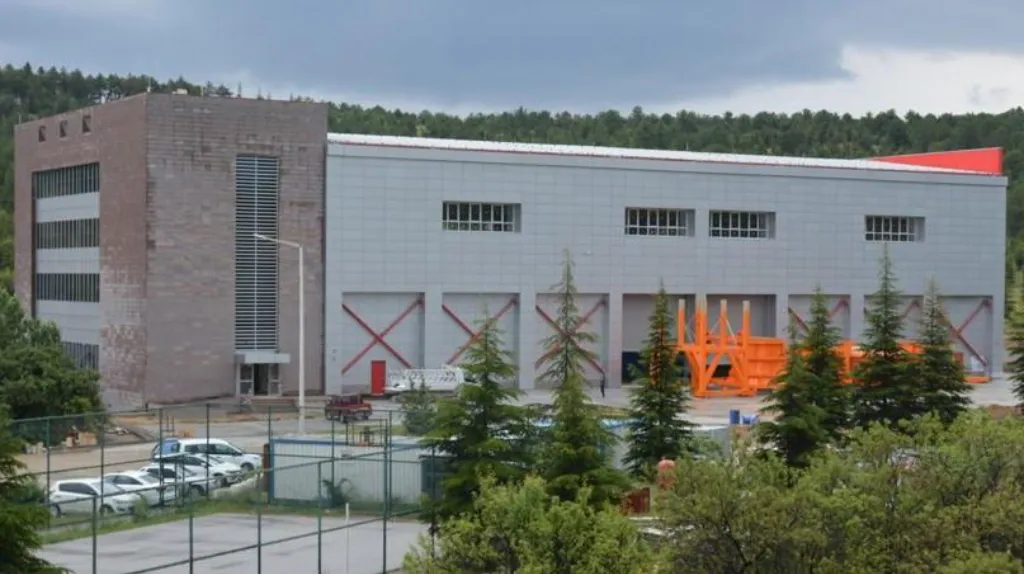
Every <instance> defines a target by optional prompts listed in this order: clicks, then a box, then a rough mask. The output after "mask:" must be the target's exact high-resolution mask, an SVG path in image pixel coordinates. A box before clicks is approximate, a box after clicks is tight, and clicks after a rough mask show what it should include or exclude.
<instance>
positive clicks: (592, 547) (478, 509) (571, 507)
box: [403, 477, 658, 574]
mask: <svg viewBox="0 0 1024 574" xmlns="http://www.w3.org/2000/svg"><path fill="white" fill-rule="evenodd" d="M588 499H589V497H588V495H587V492H586V489H584V490H582V491H580V493H579V499H577V500H569V501H564V500H559V499H558V498H557V497H552V496H550V495H549V494H548V488H547V485H546V484H545V483H544V481H543V480H541V479H540V478H537V477H530V478H527V479H526V481H525V482H524V483H523V484H521V485H504V486H502V485H498V484H496V483H495V481H494V480H493V479H488V480H486V481H485V482H484V484H483V485H482V488H481V491H480V495H479V496H478V497H477V499H476V500H475V502H474V505H473V512H470V513H467V514H465V515H463V516H460V517H458V518H455V519H452V520H449V521H448V522H446V523H445V524H444V525H443V528H442V529H441V532H442V533H441V536H440V537H439V539H438V540H437V541H436V542H435V541H433V540H431V539H429V538H427V537H421V538H420V540H419V543H418V544H417V545H416V546H415V547H414V548H413V549H412V550H411V551H410V552H409V553H408V554H407V555H406V557H405V561H404V565H403V566H404V571H405V572H409V573H410V574H442V573H450V574H463V573H473V572H478V573H490V572H536V573H538V574H539V573H542V572H543V573H565V574H573V573H577V572H580V573H583V572H588V573H589V572H595V573H597V572H600V573H608V574H612V573H616V574H634V573H635V574H648V573H649V572H655V571H656V568H657V565H658V557H657V555H656V554H654V553H653V552H652V551H651V549H650V548H649V547H648V545H647V544H646V543H645V542H644V541H643V539H642V538H641V536H640V532H639V531H638V529H637V528H636V527H635V526H634V525H633V524H631V523H630V521H629V519H628V518H626V517H625V516H623V515H622V514H620V513H619V512H618V511H617V510H615V509H610V508H608V509H595V508H594V507H593V506H591V505H590V504H588Z"/></svg>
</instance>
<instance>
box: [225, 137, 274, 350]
mask: <svg viewBox="0 0 1024 574" xmlns="http://www.w3.org/2000/svg"><path fill="white" fill-rule="evenodd" d="M279 192H280V160H279V159H278V158H276V157H269V156H260V155H240V156H238V157H236V158H235V349H236V350H240V351H276V350H277V344H278V340H277V336H278V335H277V311H278V288H277V286H278V249H279V247H278V245H276V244H275V243H272V242H270V241H266V240H264V239H257V238H256V234H259V235H262V236H265V237H269V238H272V239H277V232H278V225H277V223H278V198H279Z"/></svg>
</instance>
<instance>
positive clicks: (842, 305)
mask: <svg viewBox="0 0 1024 574" xmlns="http://www.w3.org/2000/svg"><path fill="white" fill-rule="evenodd" d="M849 308H850V302H849V301H847V300H846V299H840V300H839V301H837V302H836V304H835V307H832V310H831V311H829V312H828V318H829V319H835V318H836V315H838V314H839V312H840V311H842V310H843V309H849ZM789 316H790V317H792V318H793V320H794V321H796V325H797V327H798V328H799V329H800V330H801V331H803V332H805V333H806V332H807V322H806V321H805V320H804V318H803V317H801V316H800V314H799V313H797V312H796V311H794V310H793V308H792V307H790V308H789Z"/></svg>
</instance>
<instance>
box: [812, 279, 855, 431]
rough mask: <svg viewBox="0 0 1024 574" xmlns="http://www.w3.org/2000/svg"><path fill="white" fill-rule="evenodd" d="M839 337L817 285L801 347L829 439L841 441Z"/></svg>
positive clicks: (843, 401)
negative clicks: (822, 412) (813, 379)
mask: <svg viewBox="0 0 1024 574" xmlns="http://www.w3.org/2000/svg"><path fill="white" fill-rule="evenodd" d="M840 340H841V337H840V334H839V329H837V328H836V327H835V325H833V323H832V316H831V311H829V308H828V297H827V296H826V295H825V293H824V291H822V289H821V286H820V285H819V286H817V287H815V289H814V297H813V298H812V299H811V316H810V320H809V321H808V322H807V333H806V334H805V335H804V338H803V345H802V348H803V355H804V357H805V359H806V364H807V371H808V372H809V373H810V374H812V375H814V376H815V377H816V381H815V382H816V386H815V388H814V391H813V397H812V399H813V400H814V402H815V403H816V404H818V405H820V406H821V408H822V410H823V411H824V412H825V420H824V424H825V430H826V432H827V433H828V436H829V441H831V442H833V443H839V442H842V437H843V433H844V432H845V431H846V429H847V427H848V426H849V424H850V392H849V387H847V386H846V385H844V384H843V373H842V360H841V359H840V357H839V353H838V351H837V347H838V346H839V343H840Z"/></svg>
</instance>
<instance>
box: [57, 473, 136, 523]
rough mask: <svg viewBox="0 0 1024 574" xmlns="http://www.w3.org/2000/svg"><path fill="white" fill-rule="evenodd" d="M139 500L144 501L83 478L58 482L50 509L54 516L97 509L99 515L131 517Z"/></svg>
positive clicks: (106, 484) (105, 484)
mask: <svg viewBox="0 0 1024 574" xmlns="http://www.w3.org/2000/svg"><path fill="white" fill-rule="evenodd" d="M139 500H144V499H142V498H141V497H140V496H139V495H137V494H134V493H129V492H125V491H123V490H121V489H120V488H118V487H116V486H114V485H112V484H109V483H105V482H104V481H102V480H100V479H98V478H82V479H74V480H59V481H57V482H55V483H54V484H53V486H52V487H51V488H50V495H49V500H48V501H47V505H48V506H49V507H50V513H51V514H53V515H54V516H61V515H63V514H69V513H92V512H93V510H94V509H95V511H96V512H98V513H100V514H131V513H132V512H134V510H135V505H136V504H138V502H139Z"/></svg>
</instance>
